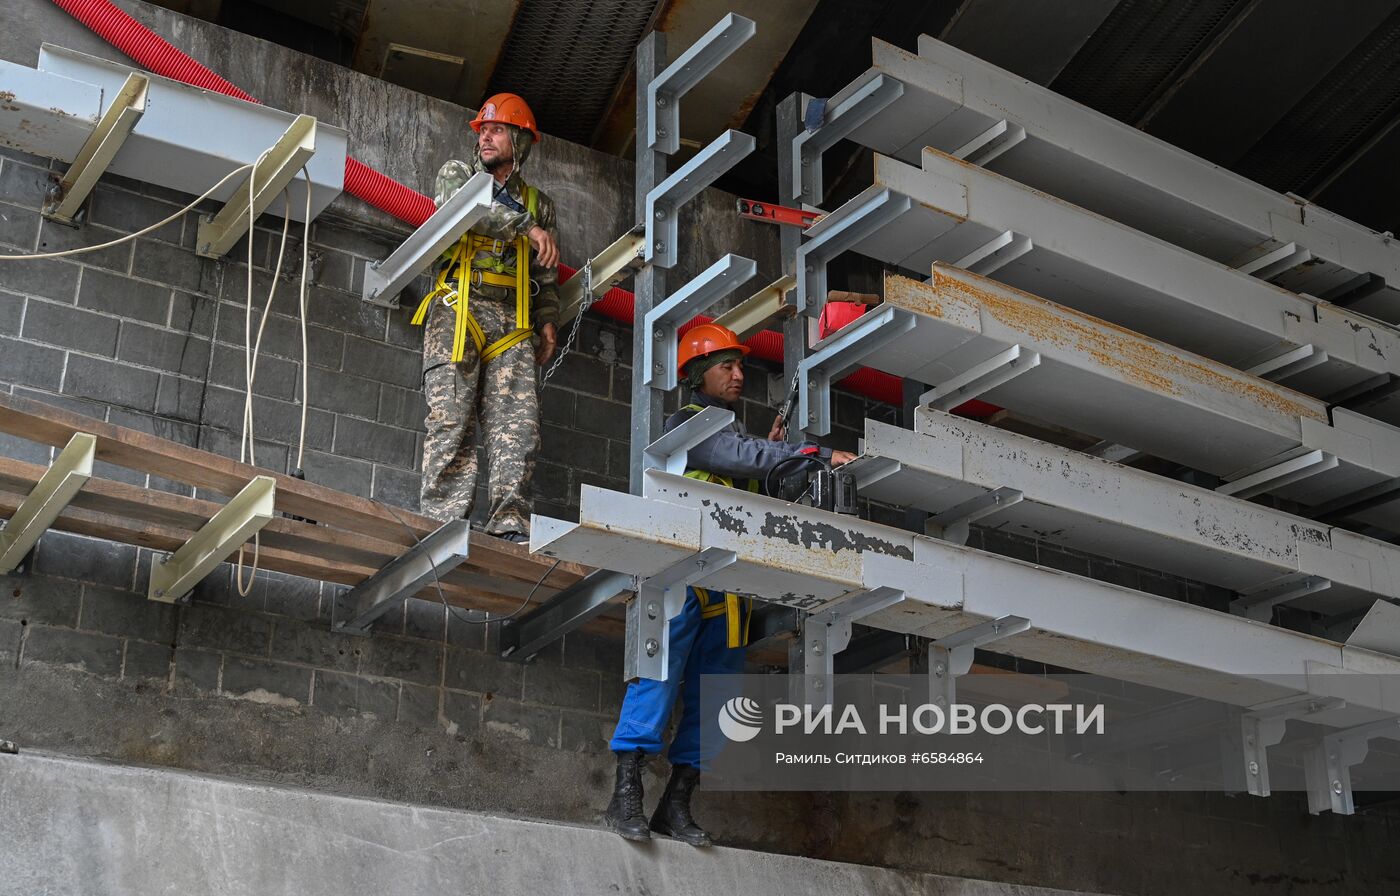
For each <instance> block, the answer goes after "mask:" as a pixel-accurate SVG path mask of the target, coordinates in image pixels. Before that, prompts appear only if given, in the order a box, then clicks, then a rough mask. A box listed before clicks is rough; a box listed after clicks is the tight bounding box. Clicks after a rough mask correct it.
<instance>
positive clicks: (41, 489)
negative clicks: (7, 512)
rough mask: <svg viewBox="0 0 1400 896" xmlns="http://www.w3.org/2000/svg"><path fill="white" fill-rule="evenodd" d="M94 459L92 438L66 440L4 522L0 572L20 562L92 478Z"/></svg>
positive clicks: (0, 535)
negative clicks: (12, 514) (64, 445)
mask: <svg viewBox="0 0 1400 896" xmlns="http://www.w3.org/2000/svg"><path fill="white" fill-rule="evenodd" d="M96 456H97V437H96V436H93V435H89V434H88V433H85V432H80V433H75V434H74V435H73V437H72V438H71V439H69V440H68V444H67V446H66V447H64V449H63V450H62V451H60V452H59V453H58V457H56V458H54V461H53V463H52V464H50V465H49V469H48V471H47V472H45V473H44V475H43V476H40V477H39V481H38V482H36V483H35V484H34V489H33V491H31V492H30V493H29V497H27V498H25V499H24V501H23V502H21V503H20V505H19V509H17V510H16V511H15V513H14V516H12V517H10V519H9V520H8V521H7V522H5V523H4V527H5V528H4V529H0V573H9V572H12V571H14V569H15V568H16V567H18V566H19V565H20V563H21V562H23V561H24V558H25V555H26V554H28V553H29V551H30V549H32V548H33V547H34V545H35V543H37V542H38V541H39V536H41V535H43V534H44V530H46V529H48V527H49V526H52V525H53V521H54V520H56V519H58V515H59V514H60V513H62V512H63V508H65V507H67V506H68V502H69V501H71V500H73V496H74V495H76V494H77V493H78V492H79V490H81V489H82V487H83V485H84V483H86V482H87V481H88V480H89V479H91V478H92V462H93V459H94V458H95V457H96Z"/></svg>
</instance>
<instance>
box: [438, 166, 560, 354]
mask: <svg viewBox="0 0 1400 896" xmlns="http://www.w3.org/2000/svg"><path fill="white" fill-rule="evenodd" d="M525 194H526V207H527V208H528V210H529V212H530V215H531V216H532V217H533V216H534V214H535V210H536V207H537V205H538V193H537V192H536V190H535V188H534V187H531V186H526V187H525ZM501 242H502V241H501V240H496V239H492V238H491V237H487V236H482V235H480V234H477V233H472V232H471V231H467V233H466V235H464V236H463V237H462V238H461V239H460V240H458V241H457V245H456V246H455V247H454V248H453V250H452V257H451V259H450V260H449V261H448V263H447V266H446V267H445V268H443V269H442V271H441V273H439V274H438V277H437V283H436V284H434V288H433V290H432V291H431V292H429V293H428V294H427V295H425V296H424V297H423V301H421V302H419V303H418V309H417V310H416V311H414V312H413V319H412V321H411V323H412V324H413V325H414V326H422V325H423V324H424V322H425V321H426V320H427V319H428V309H429V308H431V307H432V304H433V301H434V300H435V299H437V298H439V297H441V298H442V301H443V304H445V305H447V306H448V307H449V308H454V310H455V311H456V312H457V317H456V321H455V322H454V325H453V328H452V363H453V364H456V363H458V362H460V361H461V360H462V359H463V358H464V357H466V350H467V336H468V335H470V336H471V338H472V344H473V345H475V346H476V352H477V355H479V356H480V357H481V363H483V364H485V363H486V362H487V361H490V360H492V359H493V358H496V357H499V356H500V355H502V354H504V353H505V352H507V351H509V350H510V349H512V348H515V346H517V345H519V344H520V343H522V342H524V341H525V340H526V339H529V338H530V337H531V336H533V335H534V333H535V330H534V328H533V327H531V326H530V241H529V240H528V239H527V238H525V237H523V236H522V237H518V238H517V239H516V240H515V269H514V270H511V269H510V268H509V267H508V266H507V265H506V264H505V262H504V261H502V259H501V255H502V254H503V253H502V252H501V251H494V250H495V248H496V247H497V246H499V245H500V244H501ZM482 251H488V252H491V253H492V255H491V257H488V258H484V259H478V258H477V255H478V253H480V252H482ZM464 269H466V270H465V272H464ZM454 272H455V273H456V280H455V283H456V286H455V287H454V286H452V285H450V284H449V283H448V278H449V277H450V276H451V275H452V274H453V273H454ZM464 273H465V276H464ZM473 280H476V281H477V282H478V283H487V284H490V285H492V286H513V287H515V329H514V330H511V331H510V332H509V333H507V334H506V335H504V336H502V337H501V338H500V339H497V340H496V341H495V342H493V343H491V344H490V345H487V344H486V334H485V333H484V332H482V330H481V325H480V324H479V323H477V321H476V318H475V317H473V316H472V313H471V310H470V308H469V306H468V300H469V298H470V295H471V284H472V281H473Z"/></svg>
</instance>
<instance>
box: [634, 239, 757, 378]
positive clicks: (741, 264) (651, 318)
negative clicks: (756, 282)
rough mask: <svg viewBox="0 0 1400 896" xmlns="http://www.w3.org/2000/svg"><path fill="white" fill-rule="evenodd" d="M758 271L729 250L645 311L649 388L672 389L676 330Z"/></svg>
mask: <svg viewBox="0 0 1400 896" xmlns="http://www.w3.org/2000/svg"><path fill="white" fill-rule="evenodd" d="M757 271H758V263H757V262H755V261H754V260H753V259H750V258H744V257H743V256H742V255H735V254H733V253H730V254H728V255H726V256H724V257H723V258H721V259H720V260H719V261H717V262H715V263H714V264H712V265H710V266H709V267H708V268H706V269H705V270H704V271H703V272H701V274H700V276H698V277H696V278H695V279H694V280H691V281H690V282H689V283H687V284H686V285H685V286H683V287H681V288H680V289H678V290H676V292H674V293H673V294H671V295H670V296H667V297H666V299H665V300H664V301H661V302H658V303H657V304H656V307H654V308H652V309H651V310H650V311H648V312H647V313H646V317H644V318H643V320H642V325H643V327H644V328H645V330H646V332H647V334H648V335H649V336H650V337H651V338H650V339H648V340H647V342H646V352H645V353H644V354H643V356H642V368H643V370H644V371H645V372H644V374H643V377H644V380H643V381H644V382H647V383H650V384H651V387H652V388H653V389H665V390H668V391H669V390H671V389H674V388H676V382H677V380H678V379H679V374H678V373H677V371H676V351H677V346H676V329H677V328H678V327H680V326H681V324H684V323H685V322H687V321H689V320H690V319H691V318H692V317H694V316H695V315H697V314H700V313H702V312H703V311H705V309H707V308H709V307H710V306H711V305H713V304H715V303H716V302H718V301H719V300H720V299H723V298H724V297H725V296H727V295H729V294H730V293H731V292H733V291H734V290H735V289H736V288H737V287H738V286H739V284H741V283H744V282H745V281H747V280H748V279H749V278H751V277H753V275H754V274H755V273H756V272H757Z"/></svg>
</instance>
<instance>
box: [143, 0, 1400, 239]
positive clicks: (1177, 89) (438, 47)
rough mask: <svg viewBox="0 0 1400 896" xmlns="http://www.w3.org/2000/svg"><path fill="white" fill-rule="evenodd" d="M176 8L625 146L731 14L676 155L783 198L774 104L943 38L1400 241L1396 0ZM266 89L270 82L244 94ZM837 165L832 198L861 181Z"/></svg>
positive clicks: (464, 0)
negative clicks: (713, 147)
mask: <svg viewBox="0 0 1400 896" xmlns="http://www.w3.org/2000/svg"><path fill="white" fill-rule="evenodd" d="M162 5H165V6H168V7H171V8H174V9H177V10H179V11H181V12H186V13H188V14H191V15H196V16H199V17H201V18H206V19H210V20H212V21H216V22H219V23H220V24H224V25H226V26H228V27H233V28H236V29H237V30H242V31H246V32H249V33H253V34H257V35H258V36H261V37H265V38H267V39H270V40H275V41H278V42H281V43H285V44H287V45H290V46H293V47H295V48H297V49H301V50H303V51H305V52H310V53H314V54H315V55H319V56H322V57H324V58H330V59H333V60H335V61H337V62H340V63H342V64H345V65H349V66H352V67H353V68H355V69H356V70H358V71H361V72H365V73H367V74H371V75H374V76H376V77H381V78H384V79H385V80H389V81H393V82H394V83H398V84H402V85H404V86H408V87H411V88H413V89H415V90H419V91H422V92H425V93H429V94H432V95H435V96H439V97H443V98H446V99H450V100H453V101H455V102H458V103H460V104H462V105H465V106H468V107H475V106H476V105H478V104H479V103H480V102H481V100H482V99H484V97H485V96H486V95H487V93H488V92H491V91H494V90H497V89H506V88H514V89H517V90H519V91H520V92H521V93H524V94H525V95H526V96H527V98H529V99H531V101H532V102H533V103H535V104H536V105H537V108H538V110H539V118H540V119H541V126H542V127H543V128H544V129H545V130H546V131H548V132H550V133H551V134H555V135H557V136H561V137H565V138H567V139H571V140H574V141H576V142H580V143H585V144H588V145H592V146H595V147H596V148H598V149H601V150H604V151H607V152H612V153H616V154H619V155H628V154H630V152H631V147H632V142H633V137H634V135H633V125H634V116H635V111H634V108H635V95H634V89H633V87H632V69H631V61H632V52H633V49H634V48H635V46H636V43H637V41H638V40H639V39H640V38H641V37H642V36H643V35H644V34H646V33H647V32H648V31H650V30H653V29H659V30H662V31H665V32H666V33H667V35H668V43H669V48H670V55H671V56H672V58H674V56H675V55H678V54H679V53H680V52H682V51H683V50H684V49H685V48H686V47H687V46H689V44H690V43H691V42H692V41H694V40H695V38H697V37H698V36H699V35H700V34H702V33H703V32H704V31H705V30H706V29H708V28H709V27H710V26H711V25H713V24H714V23H715V22H716V21H718V20H719V18H720V17H721V16H723V15H724V13H726V12H728V11H730V10H731V9H733V10H734V11H736V12H739V13H740V14H743V15H747V16H749V17H750V18H753V19H755V20H756V21H757V23H758V34H757V36H756V37H755V38H754V39H753V40H751V41H750V42H749V43H748V44H747V45H745V46H744V47H743V48H742V49H741V50H740V51H739V52H738V53H736V54H735V55H734V56H733V57H732V58H731V60H730V61H729V62H728V63H727V64H726V65H725V66H723V67H722V68H721V69H720V71H718V72H717V73H716V74H715V75H713V76H712V77H711V78H709V79H707V80H706V81H704V82H702V84H701V85H700V86H699V87H697V88H696V90H695V91H693V92H692V93H691V94H689V95H688V96H687V98H686V100H685V104H684V108H683V109H682V122H683V129H684V130H683V133H682V141H683V147H690V148H692V149H693V148H694V147H698V146H701V145H703V144H704V143H706V142H708V141H709V140H711V139H713V138H714V137H715V136H716V135H717V134H718V133H719V132H721V131H722V130H724V129H725V128H729V127H741V128H743V129H744V130H746V131H748V132H750V133H752V134H754V135H755V136H756V137H757V138H758V143H759V151H758V152H757V153H755V154H754V155H753V156H751V157H750V158H749V159H747V160H745V162H744V163H743V164H742V165H741V166H739V167H738V168H737V169H736V170H735V171H734V172H732V173H731V174H730V175H729V177H728V178H727V179H726V181H725V182H723V183H722V186H725V187H727V188H728V189H730V190H732V191H735V192H739V193H743V194H746V195H751V196H753V198H756V199H771V197H772V195H773V193H774V178H775V175H774V160H775V158H776V147H775V146H774V144H773V137H774V135H773V131H774V127H773V114H774V109H775V107H776V104H777V103H778V102H779V101H780V100H781V99H782V98H783V97H785V96H787V95H788V94H790V93H792V92H794V91H802V92H806V93H809V94H812V95H814V96H829V95H831V94H833V93H835V92H836V91H837V90H839V89H840V88H841V87H842V86H844V85H845V84H846V83H848V82H849V81H850V80H852V79H853V78H854V77H855V76H857V75H858V74H860V73H861V72H862V71H864V70H865V69H866V68H867V67H868V66H869V64H870V44H869V40H870V38H871V37H872V36H873V37H879V38H881V39H883V40H887V41H890V42H892V43H895V44H897V45H899V46H902V47H905V48H907V49H911V50H912V49H914V48H915V45H916V41H917V38H918V35H919V34H920V33H926V34H931V35H934V36H937V37H939V38H941V39H942V40H945V41H947V42H949V43H951V44H953V45H955V46H958V47H960V48H962V49H964V50H967V51H969V52H971V53H974V54H976V55H978V56H980V57H982V58H984V59H987V60H989V61H991V62H994V63H996V64H997V65H1000V66H1002V67H1004V68H1007V69H1009V70H1010V71H1012V72H1015V73H1016V74H1018V75H1020V76H1022V77H1025V78H1027V79H1029V80H1031V81H1035V82H1037V83H1040V84H1045V85H1048V86H1050V87H1051V88H1052V89H1054V90H1056V91H1058V92H1060V93H1063V94H1065V95H1066V96H1070V97H1072V98H1074V99H1076V100H1078V101H1080V102H1083V103H1085V104H1086V105H1089V106H1091V107H1093V108H1096V109H1099V110H1100V111H1102V112H1105V113H1106V114H1109V115H1113V116H1115V117H1117V118H1119V119H1120V120H1123V121H1125V122H1127V123H1128V124H1130V125H1132V126H1134V127H1139V128H1142V129H1144V130H1146V131H1148V132H1149V133H1152V134H1154V135H1156V136H1159V137H1161V138H1163V139H1165V140H1167V141H1169V142H1171V143H1174V144H1176V145H1178V146H1181V147H1183V148H1185V149H1188V150H1190V151H1191V152H1194V153H1197V154H1198V155H1201V156H1203V157H1204V158H1206V159H1208V160H1210V161H1212V162H1215V163H1217V164H1220V165H1222V166H1225V167H1227V168H1231V169H1233V170H1236V171H1239V172H1241V173H1243V174H1245V175H1246V176H1249V177H1252V178H1254V179H1256V180H1259V181H1260V182H1262V183H1264V184H1265V185H1267V186H1269V187H1272V188H1274V189H1277V190H1280V191H1286V192H1295V193H1298V194H1300V195H1304V196H1307V197H1309V198H1311V199H1313V200H1314V201H1317V202H1318V203H1319V204H1321V205H1323V206H1325V207H1328V208H1331V209H1332V210H1334V211H1336V212H1338V213H1340V214H1343V215H1346V216H1348V217H1351V218H1354V219H1355V220H1357V221H1360V222H1361V223H1363V224H1366V225H1368V226H1370V227H1372V228H1374V229H1377V230H1391V231H1395V230H1400V165H1396V164H1395V162H1396V160H1397V159H1400V126H1398V125H1400V0H1348V2H1347V3H1346V4H1345V5H1344V6H1338V7H1335V8H1334V7H1331V6H1327V5H1324V4H1318V3H1317V2H1316V0H1072V2H1067V0H864V2H861V3H852V2H850V0H765V2H762V3H757V2H752V0H750V2H745V3H733V2H732V0H728V2H726V0H258V2H253V0H165V2H163V3H162ZM251 86H253V87H256V85H251ZM868 168H869V165H868V160H867V159H864V158H863V157H862V154H861V153H859V152H857V151H855V150H854V149H852V148H849V147H847V148H845V149H844V150H842V151H838V152H835V153H833V154H829V155H828V160H827V165H826V170H827V174H828V179H829V180H832V181H835V183H833V184H830V185H829V186H828V190H827V193H828V196H833V197H837V198H839V197H841V196H843V195H851V194H853V193H854V192H857V191H858V190H859V189H860V188H862V187H863V186H864V183H863V181H865V182H868V177H869V174H868Z"/></svg>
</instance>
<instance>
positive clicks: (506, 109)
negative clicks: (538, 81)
mask: <svg viewBox="0 0 1400 896" xmlns="http://www.w3.org/2000/svg"><path fill="white" fill-rule="evenodd" d="M488 121H499V122H500V123H501V124H513V125H515V126H516V127H518V128H524V129H525V130H527V131H529V132H530V133H531V134H533V135H534V136H535V142H536V143H539V142H540V129H539V128H538V127H536V126H535V113H533V112H531V111H530V107H529V106H528V105H527V104H526V103H525V101H524V100H522V99H521V98H520V97H518V96H516V95H515V94H513V93H498V94H496V95H495V96H493V97H491V98H490V99H489V100H487V101H486V102H485V103H483V104H482V106H481V111H479V112H477V113H476V117H475V118H473V119H472V130H473V131H477V132H478V133H480V131H481V126H482V125H483V124H485V123H486V122H488Z"/></svg>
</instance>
